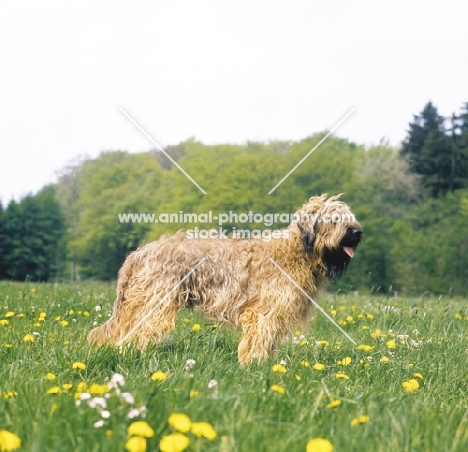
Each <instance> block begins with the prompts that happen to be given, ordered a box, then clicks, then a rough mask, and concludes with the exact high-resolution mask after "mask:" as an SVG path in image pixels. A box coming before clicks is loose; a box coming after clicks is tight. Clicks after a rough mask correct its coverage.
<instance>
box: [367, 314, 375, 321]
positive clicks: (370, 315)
mask: <svg viewBox="0 0 468 452" xmlns="http://www.w3.org/2000/svg"><path fill="white" fill-rule="evenodd" d="M366 317H367V318H368V319H370V320H372V319H373V318H374V316H373V315H372V314H366Z"/></svg>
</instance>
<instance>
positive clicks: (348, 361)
mask: <svg viewBox="0 0 468 452" xmlns="http://www.w3.org/2000/svg"><path fill="white" fill-rule="evenodd" d="M351 361H352V360H351V358H350V357H349V356H347V357H346V358H344V359H342V360H341V361H338V364H340V365H342V366H349V365H350V364H351Z"/></svg>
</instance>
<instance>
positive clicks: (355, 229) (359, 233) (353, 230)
mask: <svg viewBox="0 0 468 452" xmlns="http://www.w3.org/2000/svg"><path fill="white" fill-rule="evenodd" d="M351 234H353V235H359V236H360V235H362V229H359V228H353V229H351Z"/></svg>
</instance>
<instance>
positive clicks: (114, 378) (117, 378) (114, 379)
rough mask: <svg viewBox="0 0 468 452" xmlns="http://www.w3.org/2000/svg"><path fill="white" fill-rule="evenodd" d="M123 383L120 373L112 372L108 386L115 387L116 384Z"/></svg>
mask: <svg viewBox="0 0 468 452" xmlns="http://www.w3.org/2000/svg"><path fill="white" fill-rule="evenodd" d="M124 385H125V378H124V376H123V375H121V374H114V375H112V377H111V380H110V384H109V387H110V388H117V387H118V386H124Z"/></svg>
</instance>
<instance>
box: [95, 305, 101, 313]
mask: <svg viewBox="0 0 468 452" xmlns="http://www.w3.org/2000/svg"><path fill="white" fill-rule="evenodd" d="M94 309H95V311H96V312H99V311H100V310H101V309H102V308H101V306H96V307H95V308H94Z"/></svg>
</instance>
